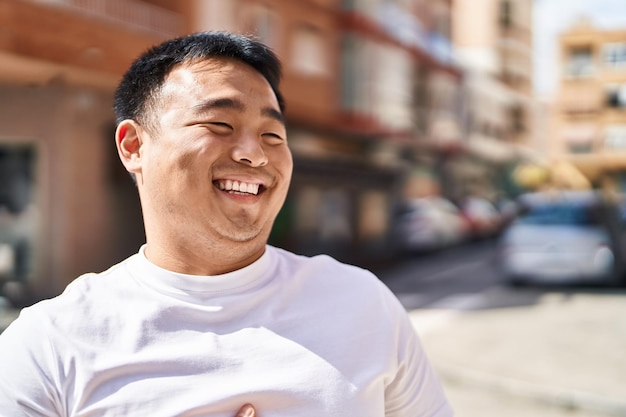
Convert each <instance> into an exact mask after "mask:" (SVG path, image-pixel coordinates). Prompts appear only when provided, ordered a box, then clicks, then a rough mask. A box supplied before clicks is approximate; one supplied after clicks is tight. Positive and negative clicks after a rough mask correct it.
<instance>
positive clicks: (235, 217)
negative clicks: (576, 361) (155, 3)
mask: <svg viewBox="0 0 626 417" xmlns="http://www.w3.org/2000/svg"><path fill="white" fill-rule="evenodd" d="M280 76H281V72H280V64H279V62H278V60H277V58H276V57H275V55H274V54H273V53H272V52H271V51H270V50H269V49H267V48H266V47H265V46H264V45H262V44H260V43H258V42H256V41H254V40H251V39H249V38H246V37H243V36H238V35H233V34H227V33H223V32H208V33H199V34H194V35H190V36H186V37H182V38H178V39H174V40H171V41H168V42H165V43H164V44H162V45H159V46H156V47H154V48H152V49H151V50H149V51H147V52H146V53H145V54H144V55H142V56H141V57H140V58H139V59H138V60H137V61H136V62H135V63H134V64H133V65H132V66H131V68H130V69H129V70H128V72H127V73H126V74H125V76H124V78H123V80H122V81H121V83H120V85H119V87H118V90H117V92H116V98H115V110H116V113H117V117H118V128H117V131H116V142H117V148H118V152H119V156H120V158H121V160H122V163H123V164H124V166H125V167H126V169H127V170H128V171H129V172H130V173H131V174H132V175H133V176H134V178H135V180H136V183H137V188H138V190H139V196H140V199H141V204H142V210H143V216H144V222H145V230H146V244H145V245H144V246H143V247H142V248H141V249H140V250H139V252H138V253H137V254H135V255H133V256H131V257H130V258H128V259H127V260H125V261H123V262H121V263H120V264H118V265H115V266H113V267H112V268H111V269H109V270H108V271H105V272H102V273H99V274H87V275H84V276H81V277H79V278H78V279H76V280H75V281H74V282H72V283H71V284H70V285H69V286H68V287H67V289H66V290H65V291H64V292H63V294H61V295H60V296H58V297H56V298H53V299H51V300H45V301H42V302H40V303H38V304H36V305H34V306H33V307H30V308H26V309H24V310H23V311H22V313H21V315H20V317H19V318H18V319H17V320H16V321H15V322H13V324H12V325H11V326H10V327H9V328H8V329H7V330H6V331H5V332H4V333H3V334H2V335H1V336H0V353H1V354H2V357H3V358H4V360H3V364H2V366H1V368H0V410H2V411H1V412H2V415H7V416H17V415H25V416H76V417H77V416H94V417H95V416H133V417H141V416H150V417H173V416H213V417H233V416H235V415H246V416H253V415H255V413H256V415H257V416H259V417H295V416H298V417H346V416H355V417H356V416H358V417H382V416H402V417H420V416H424V417H426V416H428V417H448V416H451V415H452V414H453V413H452V411H451V409H450V407H449V405H448V403H447V401H446V399H445V396H444V393H443V391H442V388H441V386H440V384H439V382H438V381H437V379H436V377H435V374H434V373H433V370H432V369H431V366H430V365H429V363H428V360H427V358H426V355H425V353H424V351H423V349H422V346H421V345H420V342H419V340H418V337H417V335H416V333H415V331H414V330H413V328H412V326H411V323H410V321H409V319H408V316H407V314H406V312H405V311H404V309H403V308H402V306H401V305H400V303H399V302H398V301H397V299H396V298H395V297H394V296H393V294H392V293H391V292H390V291H389V290H388V289H387V288H386V287H385V286H384V285H383V284H381V282H380V281H379V280H378V279H377V278H376V277H375V276H373V275H372V274H370V273H369V272H367V271H364V270H362V269H359V268H356V267H353V266H349V265H344V264H341V263H338V262H337V261H335V260H333V259H331V258H329V257H327V256H317V257H312V258H307V257H303V256H298V255H295V254H292V253H289V252H286V251H284V250H281V249H278V248H274V247H271V246H268V245H267V239H268V236H269V233H270V230H271V227H272V223H273V221H274V219H275V218H276V215H277V214H278V211H279V210H280V208H281V205H282V204H283V202H284V200H285V196H286V194H287V189H288V188H289V181H290V178H291V173H292V158H291V153H290V151H289V148H288V147H287V132H286V129H285V122H284V119H283V110H284V106H283V102H282V97H281V94H280V92H279V80H280ZM244 404H245V405H244ZM238 410H239V411H238Z"/></svg>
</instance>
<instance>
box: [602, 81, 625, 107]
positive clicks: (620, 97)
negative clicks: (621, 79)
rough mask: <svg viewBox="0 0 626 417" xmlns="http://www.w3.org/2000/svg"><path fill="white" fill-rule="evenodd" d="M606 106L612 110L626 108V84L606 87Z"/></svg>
mask: <svg viewBox="0 0 626 417" xmlns="http://www.w3.org/2000/svg"><path fill="white" fill-rule="evenodd" d="M606 105H607V106H608V107H612V108H625V107H626V84H616V85H609V86H607V87H606Z"/></svg>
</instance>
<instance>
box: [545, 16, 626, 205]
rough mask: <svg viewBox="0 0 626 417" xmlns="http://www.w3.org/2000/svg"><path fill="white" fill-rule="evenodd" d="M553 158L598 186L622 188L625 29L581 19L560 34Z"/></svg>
mask: <svg viewBox="0 0 626 417" xmlns="http://www.w3.org/2000/svg"><path fill="white" fill-rule="evenodd" d="M559 47H560V68H561V72H560V84H559V90H558V96H557V100H556V104H555V107H556V109H555V134H554V138H553V139H554V140H553V147H552V154H553V157H554V158H555V159H560V160H563V161H567V162H568V163H570V164H571V165H573V166H575V167H576V168H577V169H578V170H580V171H581V172H582V173H583V174H585V176H586V177H587V178H588V179H589V181H591V183H592V184H593V185H595V186H597V187H600V188H604V189H607V190H612V191H618V192H620V193H624V192H626V28H624V29H621V30H604V29H599V28H596V27H594V26H593V25H592V23H591V22H590V21H589V20H587V19H581V20H580V21H579V22H577V23H576V24H575V25H574V26H572V27H571V28H570V29H569V30H567V31H565V32H564V33H562V34H561V35H560V37H559Z"/></svg>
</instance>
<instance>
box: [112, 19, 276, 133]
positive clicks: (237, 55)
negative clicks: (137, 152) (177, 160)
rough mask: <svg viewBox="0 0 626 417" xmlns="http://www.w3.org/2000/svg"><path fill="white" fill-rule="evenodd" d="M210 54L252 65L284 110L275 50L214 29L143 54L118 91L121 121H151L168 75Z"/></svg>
mask: <svg viewBox="0 0 626 417" xmlns="http://www.w3.org/2000/svg"><path fill="white" fill-rule="evenodd" d="M208 58H233V59H237V60H239V61H242V62H243V63H245V64H248V65H250V66H251V67H252V68H254V69H255V70H256V71H258V72H259V73H260V74H261V75H262V76H263V77H265V79H266V80H267V81H268V83H269V84H270V86H271V88H272V90H273V91H274V94H275V95H276V99H277V101H278V105H279V107H280V110H281V111H282V112H284V110H285V103H284V100H283V97H282V94H281V93H280V90H279V84H280V80H281V77H282V69H281V64H280V61H279V59H278V57H277V56H276V55H275V54H274V52H272V50H271V49H270V48H269V47H267V46H266V45H264V44H263V43H261V42H259V41H257V40H255V39H253V38H251V37H248V36H244V35H239V34H233V33H228V32H221V31H210V32H199V33H194V34H190V35H186V36H181V37H178V38H175V39H171V40H168V41H166V42H163V43H161V44H159V45H156V46H153V47H152V48H150V49H148V50H147V51H146V52H144V53H143V54H142V55H140V56H139V57H138V58H137V59H136V60H135V61H134V62H133V63H132V65H131V66H130V68H129V69H128V71H126V73H125V74H124V76H123V77H122V80H121V81H120V83H119V85H118V87H117V89H116V91H115V99H114V111H115V116H116V121H117V123H118V124H119V123H120V122H122V121H123V120H125V119H133V120H136V121H138V122H143V123H149V122H150V117H149V115H148V112H149V111H150V107H151V106H153V105H154V104H155V100H156V98H157V96H158V93H159V92H160V90H161V87H162V86H163V83H164V82H165V79H166V77H167V75H168V74H169V73H170V72H171V71H172V70H173V69H174V68H175V67H176V66H178V65H180V64H183V63H187V62H191V61H195V60H202V59H208Z"/></svg>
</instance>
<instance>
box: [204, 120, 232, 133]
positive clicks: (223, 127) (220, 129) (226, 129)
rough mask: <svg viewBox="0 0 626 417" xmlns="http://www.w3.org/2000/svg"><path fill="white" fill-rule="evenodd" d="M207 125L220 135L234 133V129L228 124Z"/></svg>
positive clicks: (214, 123)
mask: <svg viewBox="0 0 626 417" xmlns="http://www.w3.org/2000/svg"><path fill="white" fill-rule="evenodd" d="M207 124H208V126H209V129H211V131H212V132H213V133H216V134H218V135H229V134H231V133H232V132H233V127H232V126H231V125H229V124H228V123H224V122H211V123H207Z"/></svg>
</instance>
